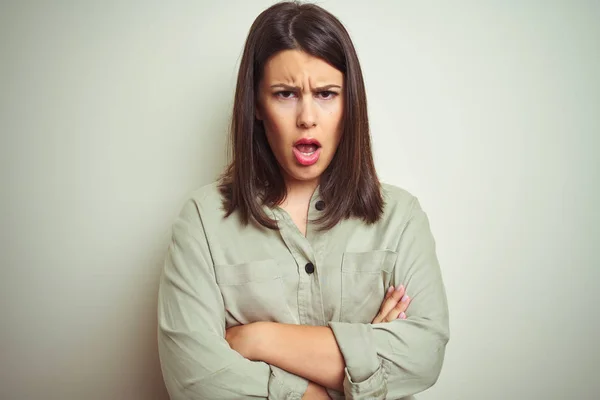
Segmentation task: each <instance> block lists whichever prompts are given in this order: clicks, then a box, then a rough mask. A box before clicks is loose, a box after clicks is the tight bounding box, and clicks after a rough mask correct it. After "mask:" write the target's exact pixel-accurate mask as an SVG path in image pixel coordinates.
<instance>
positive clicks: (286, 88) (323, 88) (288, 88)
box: [271, 83, 342, 92]
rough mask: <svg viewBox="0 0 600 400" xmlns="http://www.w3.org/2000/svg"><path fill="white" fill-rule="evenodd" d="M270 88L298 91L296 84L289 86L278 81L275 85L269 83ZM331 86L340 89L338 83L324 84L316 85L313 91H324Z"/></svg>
mask: <svg viewBox="0 0 600 400" xmlns="http://www.w3.org/2000/svg"><path fill="white" fill-rule="evenodd" d="M271 88H272V89H275V88H279V89H283V90H289V91H290V92H299V91H300V87H298V86H290V85H286V84H283V83H278V84H276V85H271ZM332 88H338V89H341V88H342V87H341V86H340V85H334V84H331V85H325V86H320V87H317V88H315V90H314V91H315V92H324V91H326V90H329V89H332Z"/></svg>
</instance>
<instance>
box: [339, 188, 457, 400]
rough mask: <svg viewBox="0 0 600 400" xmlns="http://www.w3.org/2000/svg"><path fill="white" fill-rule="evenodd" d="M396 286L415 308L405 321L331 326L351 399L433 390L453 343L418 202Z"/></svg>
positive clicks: (443, 293) (404, 240)
mask: <svg viewBox="0 0 600 400" xmlns="http://www.w3.org/2000/svg"><path fill="white" fill-rule="evenodd" d="M393 284H394V285H400V284H404V285H405V287H406V293H407V294H408V295H409V296H411V299H412V300H411V303H410V305H409V307H408V310H407V312H406V314H407V318H406V319H405V320H396V321H392V322H386V323H379V324H360V323H343V322H330V323H329V326H330V327H331V329H332V330H333V333H334V335H335V337H336V340H337V343H338V345H339V347H340V351H341V352H342V355H343V357H344V360H345V363H346V369H345V379H344V392H345V395H346V398H347V399H385V398H388V399H400V398H403V397H407V396H411V395H413V394H415V393H419V392H422V391H423V390H425V389H427V388H429V387H431V386H432V385H433V384H434V383H435V382H436V381H437V378H438V376H439V374H440V371H441V368H442V363H443V360H444V353H445V348H446V344H447V342H448V340H449V328H448V305H447V300H446V291H445V288H444V284H443V282H442V276H441V272H440V267H439V263H438V260H437V256H436V251H435V241H434V239H433V236H432V234H431V230H430V227H429V221H428V219H427V216H426V214H425V213H424V212H423V210H422V209H421V207H420V205H419V203H418V201H417V200H416V199H414V200H413V206H412V211H411V213H410V217H409V218H408V220H407V222H406V224H405V225H404V229H403V231H402V233H401V238H400V242H399V245H398V258H397V261H396V265H395V268H394V278H393Z"/></svg>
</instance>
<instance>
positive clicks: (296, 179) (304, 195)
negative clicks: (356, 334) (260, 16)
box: [225, 50, 410, 399]
mask: <svg viewBox="0 0 600 400" xmlns="http://www.w3.org/2000/svg"><path fill="white" fill-rule="evenodd" d="M343 82H344V76H343V74H342V72H340V71H339V70H337V69H335V68H334V67H332V66H331V65H329V64H328V63H326V62H325V61H323V60H321V59H319V58H316V57H313V56H311V55H309V54H306V53H304V52H301V51H298V50H285V51H282V52H280V53H278V54H276V55H275V56H273V57H272V58H271V59H270V60H269V61H268V62H267V64H266V65H265V67H264V71H263V79H262V81H261V82H260V84H259V93H258V101H257V107H256V109H257V112H256V117H257V119H259V120H261V121H262V122H263V124H264V126H265V133H266V137H267V140H268V142H269V146H270V147H271V149H272V151H273V153H274V155H275V158H276V159H277V162H278V163H279V166H280V168H281V171H282V174H283V177H284V180H285V183H286V188H287V197H286V199H285V201H284V203H283V204H281V205H280V207H281V208H283V209H284V210H285V211H287V212H288V213H289V214H290V216H291V218H292V220H293V221H294V222H295V223H296V225H297V226H298V229H299V230H300V232H302V233H303V234H304V235H306V224H307V215H308V207H309V202H310V198H311V197H312V195H313V193H314V191H315V189H316V187H317V186H318V184H319V179H320V177H321V175H322V174H323V172H324V171H325V170H326V168H327V167H328V166H329V164H330V163H331V160H332V159H333V156H334V155H335V152H336V150H337V147H338V145H339V142H340V139H341V135H342V126H341V124H342V117H343V109H344V104H343V99H342V96H341V94H342V91H343V90H344V88H343ZM300 138H311V139H316V140H318V141H319V143H320V144H321V150H320V151H321V155H320V157H319V160H318V161H317V163H315V164H313V165H311V166H303V165H301V164H300V163H299V162H298V161H297V159H296V157H295V156H294V152H293V149H294V143H295V142H296V141H297V140H298V139H300ZM409 304H410V298H409V297H408V296H406V295H405V291H404V287H403V286H402V285H400V286H399V287H398V288H394V287H391V288H390V290H388V292H387V293H386V296H385V298H384V299H383V301H382V305H381V308H380V310H379V313H378V314H377V315H376V316H374V319H373V321H372V323H386V322H390V321H393V320H395V319H398V318H400V319H404V318H406V314H405V312H406V310H407V308H408V306H409ZM225 339H226V340H227V342H228V343H229V345H230V346H231V348H232V349H234V350H236V351H237V352H238V353H240V354H241V355H243V356H244V357H246V358H248V359H250V360H254V361H264V362H266V363H268V364H271V365H275V366H277V367H280V368H282V369H285V370H287V371H289V372H291V373H293V374H296V375H298V376H301V377H303V378H305V379H308V380H309V381H310V383H309V385H308V389H307V390H306V392H305V394H304V396H303V399H328V398H329V396H328V394H327V391H326V390H325V388H331V389H336V390H338V391H342V392H343V381H344V368H345V362H344V358H343V356H342V353H341V352H340V350H339V347H338V346H337V342H336V340H335V336H334V335H333V332H332V330H331V329H330V328H329V327H322V326H303V325H288V324H280V323H276V322H255V323H251V324H247V325H240V326H236V327H232V328H229V329H227V331H226V336H225Z"/></svg>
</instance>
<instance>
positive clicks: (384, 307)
mask: <svg viewBox="0 0 600 400" xmlns="http://www.w3.org/2000/svg"><path fill="white" fill-rule="evenodd" d="M404 291H405V290H404V286H403V285H400V286H398V287H397V288H396V289H395V290H393V291H390V290H389V289H388V293H386V297H385V299H384V301H383V303H382V304H381V308H380V309H379V313H378V314H377V315H376V316H375V318H374V319H373V321H372V323H373V324H377V323H379V322H381V321H383V320H384V318H385V316H386V315H387V314H388V313H389V312H390V311H391V310H392V309H393V308H394V307H395V306H396V304H398V301H399V300H400V298H402V296H403V295H404Z"/></svg>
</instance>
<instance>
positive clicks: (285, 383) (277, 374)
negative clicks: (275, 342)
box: [268, 365, 308, 400]
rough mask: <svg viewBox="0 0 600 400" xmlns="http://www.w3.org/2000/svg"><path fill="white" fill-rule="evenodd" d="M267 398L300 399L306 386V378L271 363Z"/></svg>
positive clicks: (281, 399)
mask: <svg viewBox="0 0 600 400" xmlns="http://www.w3.org/2000/svg"><path fill="white" fill-rule="evenodd" d="M270 367H271V376H270V377H269V397H268V399H269V400H301V399H302V396H304V393H305V392H306V389H307V388H308V380H306V379H304V378H302V377H300V376H297V375H294V374H291V373H289V372H287V371H286V370H283V369H281V368H278V367H276V366H274V365H271V366H270Z"/></svg>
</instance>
